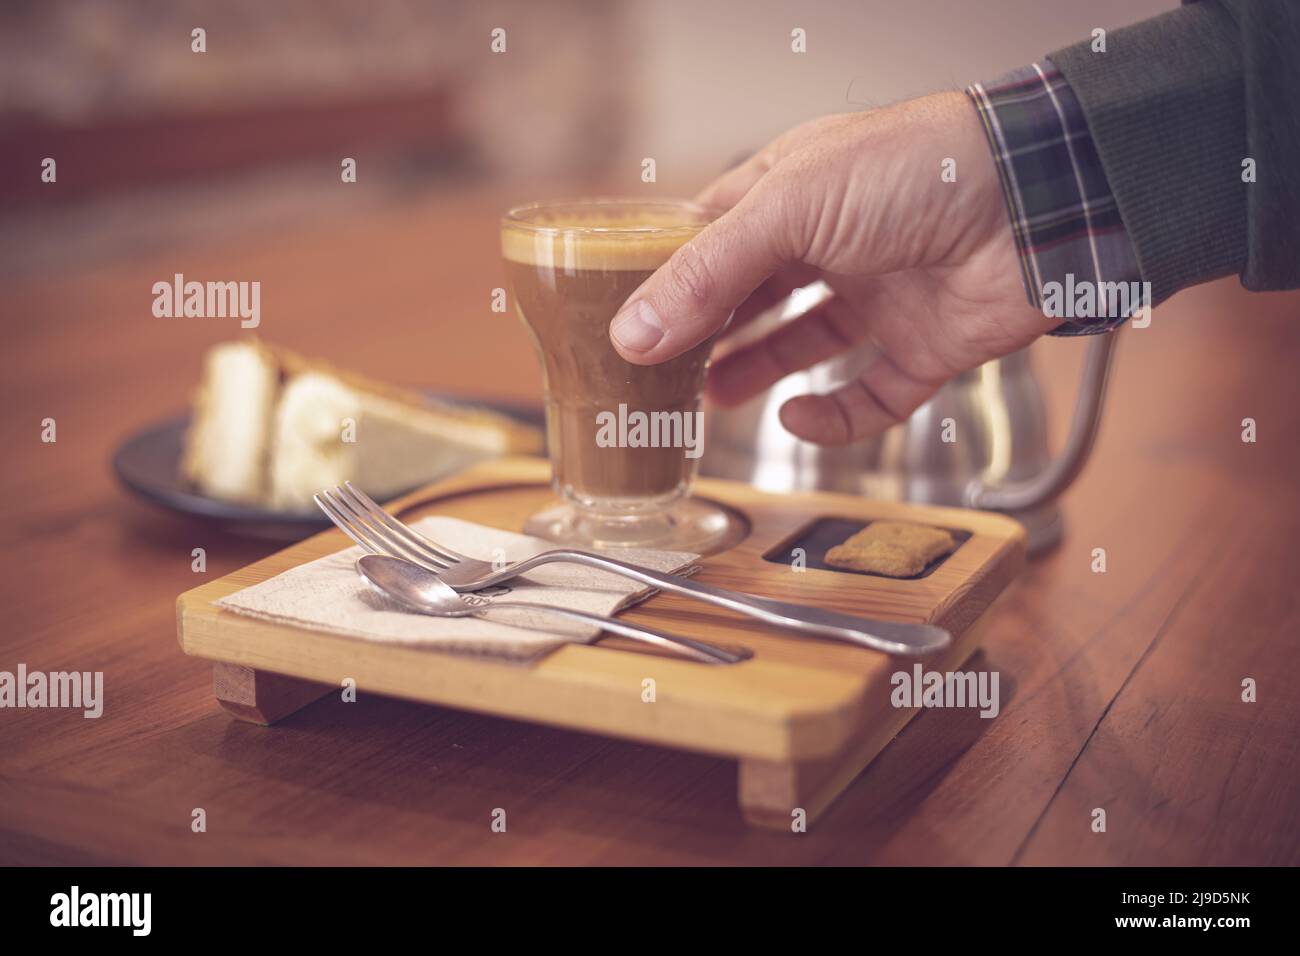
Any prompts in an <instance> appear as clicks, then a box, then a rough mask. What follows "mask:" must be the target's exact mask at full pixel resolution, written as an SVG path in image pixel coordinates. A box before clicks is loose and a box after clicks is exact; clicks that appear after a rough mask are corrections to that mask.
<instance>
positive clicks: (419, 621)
mask: <svg viewBox="0 0 1300 956" xmlns="http://www.w3.org/2000/svg"><path fill="white" fill-rule="evenodd" d="M412 527H413V528H415V530H416V531H419V532H420V533H422V534H424V535H425V536H427V537H429V538H432V539H433V540H434V541H437V542H438V543H439V544H444V545H446V546H447V547H449V548H451V549H453V550H455V551H459V552H460V553H461V554H466V555H469V556H470V557H473V558H481V559H483V560H485V561H492V560H494V559H502V560H505V561H518V560H522V559H523V558H528V557H532V556H533V555H534V554H537V553H538V552H540V551H547V550H550V549H553V548H555V547H556V545H555V544H554V542H550V541H545V540H543V539H541V538H530V537H528V536H526V535H522V534H513V533H511V532H509V531H500V530H498V529H496V528H488V527H485V526H483V525H478V524H472V523H470V522H468V521H461V520H460V519H458V518H445V517H428V518H423V519H421V520H419V521H416V522H414V523H413V524H412ZM364 553H365V552H363V551H362V550H361V548H359V547H353V548H348V549H346V550H344V551H339V552H337V553H335V554H331V555H329V556H327V557H324V558H320V559H318V560H316V561H312V562H310V563H309V564H304V565H300V566H298V567H296V568H291V569H290V570H288V571H285V572H283V573H282V574H277V575H276V576H275V577H273V578H270V579H269V580H266V581H263V582H262V583H261V584H254V585H252V586H251V587H247V588H244V589H243V590H242V591H236V592H235V593H234V594H231V595H228V596H226V597H224V598H221V599H220V600H218V601H216V602H214V603H215V604H216V605H217V606H218V607H220V608H222V609H224V610H227V611H233V612H234V613H236V614H247V615H249V616H251V617H257V618H261V619H263V620H267V621H274V622H276V623H280V624H290V625H295V626H298V627H305V628H310V629H312V630H319V631H330V632H333V633H336V634H345V635H348V636H351V637H358V638H363V639H365V640H370V641H381V642H385V643H392V644H407V645H418V646H420V647H428V648H431V649H434V650H446V651H459V652H466V653H474V654H487V655H492V656H499V657H506V658H518V659H527V658H535V657H538V656H540V655H542V654H545V653H548V652H549V651H552V650H554V649H555V648H557V647H559V646H560V645H562V644H566V643H572V642H575V641H576V642H583V643H585V642H589V641H591V640H592V639H593V638H595V637H596V635H598V634H599V633H600V631H599V630H598V629H597V628H594V627H587V626H585V625H583V624H581V623H577V622H571V621H566V620H564V619H563V618H561V617H559V616H558V615H555V614H549V613H546V612H535V611H524V612H519V611H512V610H509V609H506V608H502V609H500V610H497V611H488V614H487V617H488V618H489V619H483V618H438V617H430V616H428V615H424V614H411V613H409V612H407V611H405V610H403V609H401V608H400V607H399V606H398V605H396V604H393V603H392V602H390V601H389V600H388V599H387V598H384V597H383V596H381V595H379V594H377V593H376V592H375V591H374V590H373V589H372V588H371V587H370V586H369V585H368V584H367V583H366V582H365V581H363V580H362V579H361V576H360V575H359V574H358V573H357V571H356V567H355V565H356V561H357V558H359V557H361V555H362V554H364ZM618 557H619V558H620V559H622V560H624V561H627V562H629V563H632V564H639V565H642V566H643V567H647V568H652V569H654V570H656V571H677V570H680V569H682V568H684V567H686V566H687V565H689V564H691V563H692V562H693V561H694V560H695V559H696V558H697V557H698V555H695V554H688V553H685V552H682V551H646V550H639V549H620V550H619V552H618ZM651 591H652V589H651V588H646V587H643V586H641V585H640V584H638V583H637V582H635V581H630V580H628V579H627V578H624V577H620V576H618V575H616V574H610V573H609V572H608V571H598V570H595V569H594V568H587V567H583V566H582V565H577V564H561V563H558V562H557V563H555V564H548V565H544V566H542V567H540V568H536V569H534V570H533V571H531V572H530V573H529V574H528V575H527V576H525V577H522V578H516V579H514V580H513V581H510V582H507V584H506V585H502V586H500V587H497V588H493V589H490V590H488V591H486V592H482V594H483V595H484V596H488V597H494V598H496V599H498V600H502V601H520V602H523V603H527V604H547V605H554V606H559V607H567V608H574V609H576V610H579V611H588V612H590V613H592V614H603V615H609V614H613V613H614V612H615V611H617V610H619V609H621V608H625V607H628V606H629V605H632V604H635V603H636V602H637V601H639V600H641V599H643V598H644V597H646V596H647V595H649V594H650V593H651ZM503 592H505V593H503Z"/></svg>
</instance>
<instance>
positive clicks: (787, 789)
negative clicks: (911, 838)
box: [739, 709, 916, 833]
mask: <svg viewBox="0 0 1300 956" xmlns="http://www.w3.org/2000/svg"><path fill="white" fill-rule="evenodd" d="M915 713H916V712H915V711H914V710H911V709H902V710H895V711H891V713H890V716H889V719H888V720H885V721H882V722H881V723H880V724H879V725H877V726H876V727H875V728H873V732H872V733H870V734H866V735H864V736H862V737H860V738H859V739H858V740H856V741H854V742H853V743H851V744H850V745H849V746H848V747H846V748H845V749H844V750H842V751H840V752H839V753H837V754H834V755H833V756H830V757H823V758H820V759H817V760H801V761H793V762H790V763H776V762H772V761H767V760H750V759H742V760H741V761H740V786H739V792H740V809H741V812H742V813H743V814H744V816H745V820H746V821H748V822H749V823H750V824H752V825H753V826H757V827H764V828H766V829H772V830H784V831H786V832H787V833H789V832H792V824H793V823H794V821H795V819H796V817H795V811H796V810H803V812H804V820H805V822H806V823H809V824H811V823H812V822H813V821H814V820H816V819H817V818H818V817H819V816H821V815H822V813H823V812H824V811H825V810H826V808H827V807H829V806H830V805H831V804H832V803H834V802H835V798H836V797H838V796H839V795H840V794H841V793H843V792H844V788H845V787H847V786H848V785H849V784H850V783H852V782H853V778H854V777H856V776H857V775H858V774H860V773H861V772H862V771H863V769H865V768H866V766H867V764H869V763H871V761H872V760H874V759H875V757H876V754H878V753H880V751H882V750H884V749H885V745H886V744H888V743H889V742H890V741H891V740H893V739H894V738H895V737H896V736H898V733H899V731H901V730H902V729H903V727H905V726H906V725H907V722H908V721H909V720H911V719H912V717H913V715H914V714H915Z"/></svg>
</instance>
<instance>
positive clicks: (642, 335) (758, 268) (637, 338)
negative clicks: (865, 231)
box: [609, 187, 794, 365]
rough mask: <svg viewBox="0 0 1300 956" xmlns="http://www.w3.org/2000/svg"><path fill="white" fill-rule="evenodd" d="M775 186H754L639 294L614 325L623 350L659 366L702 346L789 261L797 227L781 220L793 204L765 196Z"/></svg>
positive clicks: (680, 250) (618, 346) (627, 356)
mask: <svg viewBox="0 0 1300 956" xmlns="http://www.w3.org/2000/svg"><path fill="white" fill-rule="evenodd" d="M769 192H770V190H765V189H762V188H760V187H755V188H754V189H752V190H751V191H750V192H749V193H748V194H747V195H746V196H745V198H744V199H743V200H741V202H740V203H738V204H737V205H736V206H734V207H733V208H732V209H731V210H729V211H728V212H727V213H725V214H724V215H722V216H721V217H720V218H718V219H716V220H715V221H714V222H712V223H710V224H709V225H707V226H705V227H704V229H703V230H701V231H700V233H699V234H698V235H697V236H695V237H694V238H692V239H691V240H690V241H689V242H687V243H685V244H684V245H682V246H681V247H679V248H678V249H677V251H676V252H674V253H673V255H672V258H670V259H669V260H668V261H667V262H665V263H664V264H663V265H662V266H660V267H659V268H658V270H657V271H656V272H655V273H654V274H653V275H652V276H650V278H648V279H646V281H645V282H644V283H642V284H641V287H640V288H639V289H637V290H636V291H635V292H633V293H632V295H631V296H630V297H629V298H628V300H627V302H625V303H624V304H623V307H622V308H621V309H619V311H618V314H617V315H615V316H614V319H613V321H612V322H610V326H609V337H610V340H611V342H613V344H614V348H615V349H617V350H618V354H619V355H621V356H623V358H625V359H627V360H628V361H629V362H631V363H633V364H634V365H655V364H657V363H659V362H665V361H667V360H668V359H670V358H675V357H676V356H678V355H681V354H682V353H683V352H685V351H687V350H688V349H691V348H693V347H695V346H696V345H699V344H700V343H701V342H703V341H704V340H705V339H707V338H708V337H709V336H711V335H713V334H714V333H715V332H717V331H718V330H719V329H721V328H722V327H723V326H724V325H725V324H726V322H727V319H728V318H730V317H731V313H732V311H733V310H735V308H736V306H738V305H740V304H741V303H742V302H744V301H745V299H747V298H748V297H749V294H750V293H751V292H753V291H754V290H755V289H757V288H758V287H759V285H761V284H762V282H763V281H764V280H765V279H767V278H768V277H769V276H771V275H772V273H774V272H775V271H776V270H777V269H778V268H779V267H780V266H781V265H782V263H783V262H785V261H786V260H787V258H788V255H787V245H786V242H787V240H786V237H787V236H789V235H790V234H791V233H792V232H793V231H794V230H793V229H791V228H790V227H789V226H788V225H787V224H785V223H782V222H781V221H779V211H780V210H781V209H782V208H783V207H786V206H787V204H786V203H776V202H771V201H765V197H766V195H767V194H768V193H769Z"/></svg>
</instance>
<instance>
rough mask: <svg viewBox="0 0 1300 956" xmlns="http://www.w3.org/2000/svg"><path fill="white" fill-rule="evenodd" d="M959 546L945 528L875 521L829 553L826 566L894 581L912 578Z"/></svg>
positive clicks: (902, 522) (831, 549)
mask: <svg viewBox="0 0 1300 956" xmlns="http://www.w3.org/2000/svg"><path fill="white" fill-rule="evenodd" d="M956 546H957V542H956V541H955V540H954V539H953V536H952V535H951V534H950V533H948V532H947V531H944V530H943V529H942V528H929V527H926V526H925V525H919V524H908V523H907V522H904V521H873V522H871V524H869V525H867V526H866V527H865V528H863V529H862V530H861V531H859V532H858V533H857V534H855V535H853V536H852V537H850V538H848V539H847V540H845V541H844V542H843V543H842V544H837V545H835V547H833V548H830V549H828V550H827V552H826V563H827V564H829V565H831V566H832V567H836V568H850V569H852V570H854V571H870V572H872V573H873V574H884V575H887V576H888V577H891V578H910V577H914V576H915V575H918V574H920V573H921V572H922V571H924V570H925V569H926V566H927V565H929V563H930V562H931V561H933V560H935V559H936V558H939V557H942V556H943V555H945V554H948V553H949V552H950V551H952V550H953V548H955V547H956Z"/></svg>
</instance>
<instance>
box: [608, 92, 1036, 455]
mask: <svg viewBox="0 0 1300 956" xmlns="http://www.w3.org/2000/svg"><path fill="white" fill-rule="evenodd" d="M946 158H951V159H953V160H955V161H956V182H943V181H942V180H941V178H940V172H941V164H942V162H943V160H944V159H946ZM698 198H699V201H700V202H702V203H703V204H705V205H708V206H712V207H715V208H718V209H725V210H727V211H726V212H725V213H724V214H723V215H722V216H720V217H719V218H718V219H717V220H716V221H715V222H713V223H712V224H711V225H709V226H708V227H707V228H705V229H704V230H703V231H702V232H701V233H700V234H699V235H698V236H697V237H696V238H694V239H692V240H691V241H690V242H688V243H686V244H685V245H684V246H682V247H681V248H680V249H678V250H677V252H676V253H674V255H673V257H672V258H671V259H670V260H669V261H668V262H667V263H666V264H665V265H663V266H662V267H661V268H660V269H659V270H658V271H657V272H656V273H655V274H654V275H652V276H651V277H650V278H649V279H647V280H646V282H645V283H644V284H643V285H642V286H641V288H639V289H638V290H637V291H636V292H635V293H633V295H632V296H631V297H630V298H629V299H628V301H627V303H626V304H625V305H624V306H623V308H622V309H621V310H620V311H619V313H618V315H617V316H615V318H614V320H613V322H611V324H610V338H611V340H612V341H613V343H614V347H615V348H616V349H618V351H619V353H620V354H621V355H622V356H623V357H624V358H625V359H627V360H628V361H629V362H633V363H635V364H637V365H653V364H655V363H657V362H663V361H665V360H666V359H670V358H673V357H674V356H676V355H680V354H681V353H682V352H684V351H686V350H687V349H689V348H690V347H691V346H693V345H696V344H697V343H699V342H701V341H703V340H704V339H705V338H707V337H708V336H709V335H711V334H713V333H714V332H715V331H717V330H718V329H719V328H721V327H722V326H723V325H724V323H726V321H727V319H728V317H729V316H731V315H732V312H733V310H734V311H735V317H734V319H733V322H732V327H733V328H734V327H737V326H739V325H741V324H743V323H745V322H746V321H748V320H749V319H752V318H753V317H754V316H756V315H758V314H759V313H760V312H763V311H764V310H766V309H768V308H769V307H771V306H773V305H775V304H776V303H778V302H779V301H781V300H782V299H783V298H784V297H785V296H786V295H788V294H789V293H790V292H791V291H793V290H794V289H797V288H799V287H801V286H804V285H807V284H809V283H810V282H813V281H814V280H816V279H823V280H825V281H826V283H827V284H828V285H829V286H830V287H831V289H833V290H834V292H835V295H834V296H833V297H831V298H830V299H828V300H827V301H826V302H824V303H823V304H821V305H820V306H818V307H817V308H815V309H814V310H813V311H812V312H810V313H808V314H807V315H805V316H803V317H801V318H799V319H796V320H795V321H793V322H788V323H786V324H784V325H782V326H781V327H780V328H778V329H776V330H775V331H774V332H772V333H770V334H769V335H767V336H765V337H764V338H762V339H760V340H759V341H757V342H756V343H753V344H751V345H748V346H746V347H744V348H742V349H739V350H738V351H735V352H733V353H731V354H729V355H727V356H726V357H725V358H723V359H721V360H719V361H717V362H716V363H715V364H714V366H713V368H712V369H711V370H710V374H709V396H710V397H711V398H712V399H713V400H714V401H716V402H718V403H719V404H723V405H732V404H736V403H738V402H741V401H744V400H745V399H747V398H749V397H751V396H753V395H755V394H757V393H758V392H760V391H762V390H763V389H765V388H767V387H769V386H770V385H772V384H773V383H775V382H776V381H777V380H778V379H780V378H782V377H784V376H786V375H789V374H790V373H791V372H795V371H798V370H799V369H803V368H807V367H808V366H810V365H813V364H815V363H817V362H820V361H822V360H823V359H827V358H830V357H831V356H834V355H836V354H838V353H840V352H843V351H846V350H848V349H850V348H852V347H853V346H855V345H857V344H859V343H861V342H864V341H866V340H868V339H870V340H872V341H874V342H875V344H876V345H877V346H878V347H879V350H880V353H879V357H878V358H876V359H875V360H874V361H873V362H872V364H871V365H870V366H869V367H868V368H867V370H866V371H865V372H863V373H862V375H861V376H860V377H859V378H858V379H857V380H855V381H854V382H851V383H849V384H848V385H845V386H843V387H842V388H839V389H837V390H836V391H834V392H832V393H830V394H829V395H804V396H800V397H798V398H794V399H791V400H790V401H788V402H786V403H785V405H784V406H783V407H782V409H781V421H782V423H783V424H784V425H785V427H786V428H788V429H789V430H790V431H791V432H793V433H794V434H795V435H797V436H799V437H800V438H804V439H807V440H809V441H813V442H818V443H820V444H832V445H834V444H844V443H846V442H851V441H856V440H858V439H860V438H865V437H867V436H869V435H874V434H877V433H879V432H881V431H883V430H884V429H886V428H888V427H889V426H890V425H893V424H895V423H897V422H900V421H903V420H904V419H906V418H907V416H908V415H910V414H911V413H912V412H913V411H914V410H915V409H916V408H917V407H918V406H919V405H921V404H922V403H924V402H925V401H926V400H927V399H928V398H930V396H932V395H933V394H934V393H935V391H936V390H937V389H938V388H939V386H940V385H942V384H943V383H944V382H946V381H948V379H950V378H952V377H953V376H954V375H957V374H958V373H960V372H963V371H965V370H967V369H970V368H974V367H975V366H977V365H980V364H982V363H984V362H986V361H988V360H989V359H992V358H996V357H998V356H1002V355H1006V354H1008V353H1009V352H1013V351H1015V350H1017V349H1020V348H1022V347H1024V346H1025V345H1027V344H1028V343H1029V342H1031V341H1032V340H1033V339H1034V338H1036V337H1037V336H1039V335H1041V334H1043V333H1044V332H1047V331H1048V330H1049V329H1051V328H1052V327H1053V326H1054V325H1055V324H1056V322H1055V321H1054V320H1052V319H1049V318H1047V317H1045V316H1044V315H1043V314H1042V313H1041V312H1039V311H1038V310H1036V309H1034V308H1033V307H1032V306H1030V305H1029V304H1028V302H1027V301H1026V299H1025V292H1024V286H1023V284H1022V283H1021V278H1020V264H1019V259H1018V256H1017V254H1016V247H1015V243H1014V241H1013V239H1012V235H1011V227H1010V224H1009V222H1008V219H1007V213H1006V209H1005V206H1004V203H1003V198H1002V189H1001V187H1000V185H999V182H998V175H997V169H996V167H995V165H994V162H993V157H992V156H991V155H990V154H989V148H988V143H987V141H986V140H985V138H984V132H983V130H982V129H981V127H980V120H979V116H978V114H977V113H976V112H975V109H974V108H973V107H972V106H971V104H970V102H969V101H968V100H967V99H966V98H965V97H964V96H963V95H962V94H960V93H940V94H936V95H933V96H927V97H923V98H921V99H918V100H912V101H910V102H908V103H902V104H899V105H897V106H891V107H888V108H886V109H880V110H874V111H872V112H869V113H855V114H844V115H837V116H827V117H823V118H821V119H818V120H814V121H812V122H810V123H805V124H803V125H802V126H798V127H796V128H794V129H792V130H790V131H789V132H787V133H785V134H784V135H782V136H780V137H779V138H777V139H776V140H774V141H773V142H772V143H771V144H769V145H768V146H767V147H766V148H764V149H763V150H761V151H760V152H759V153H757V154H756V155H754V156H753V157H752V158H750V159H749V160H747V161H746V162H745V163H743V164H742V165H740V166H738V167H737V168H735V169H733V170H731V171H730V172H728V173H726V174H725V175H723V176H722V177H721V178H720V179H719V180H718V181H717V182H715V183H713V185H711V186H710V187H709V188H708V189H706V190H705V191H704V192H703V193H701V194H700V196H699V197H698Z"/></svg>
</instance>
